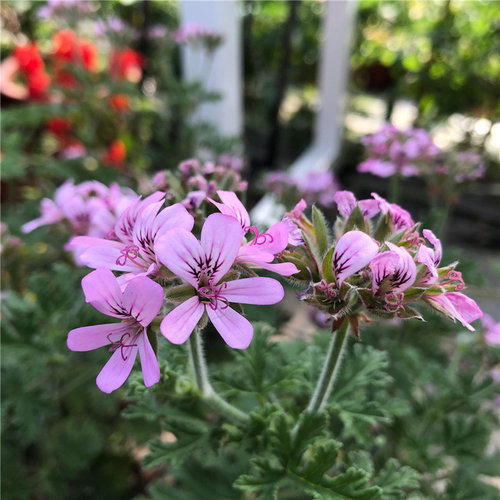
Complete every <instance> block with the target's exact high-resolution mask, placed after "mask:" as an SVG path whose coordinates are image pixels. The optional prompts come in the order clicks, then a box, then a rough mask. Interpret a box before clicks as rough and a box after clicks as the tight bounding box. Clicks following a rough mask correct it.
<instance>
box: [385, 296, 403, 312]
mask: <svg viewBox="0 0 500 500" xmlns="http://www.w3.org/2000/svg"><path fill="white" fill-rule="evenodd" d="M403 298H404V294H402V293H394V292H391V293H388V294H387V295H386V296H385V310H386V311H387V312H390V313H396V312H398V311H399V309H401V307H402V306H403Z"/></svg>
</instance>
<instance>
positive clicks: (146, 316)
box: [122, 276, 163, 326]
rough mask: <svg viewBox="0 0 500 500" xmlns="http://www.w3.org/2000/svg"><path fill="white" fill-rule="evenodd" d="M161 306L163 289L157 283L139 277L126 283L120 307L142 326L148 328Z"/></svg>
mask: <svg viewBox="0 0 500 500" xmlns="http://www.w3.org/2000/svg"><path fill="white" fill-rule="evenodd" d="M162 304H163V288H162V287H161V285H159V284H158V283H156V282H154V281H153V280H151V279H149V278H147V277H146V276H139V277H138V278H134V279H132V280H130V281H129V282H128V283H127V286H126V287H125V291H124V292H123V297H122V305H123V308H124V309H125V311H127V314H128V315H129V316H131V317H132V318H135V319H136V320H137V321H138V322H139V323H140V324H141V325H142V326H148V325H149V324H150V323H151V321H153V320H154V319H155V318H156V315H157V314H158V313H159V312H160V309H161V306H162Z"/></svg>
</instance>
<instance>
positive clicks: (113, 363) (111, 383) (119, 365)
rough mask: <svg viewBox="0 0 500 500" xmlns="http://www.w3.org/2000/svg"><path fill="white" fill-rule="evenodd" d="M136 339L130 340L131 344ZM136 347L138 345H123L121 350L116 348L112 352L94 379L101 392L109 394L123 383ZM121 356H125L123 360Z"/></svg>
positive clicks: (132, 360) (132, 361) (129, 369)
mask: <svg viewBox="0 0 500 500" xmlns="http://www.w3.org/2000/svg"><path fill="white" fill-rule="evenodd" d="M137 340H138V339H137V338H136V339H134V340H132V341H131V342H132V344H135V343H136V342H137ZM137 349H138V347H137V345H135V346H133V347H125V348H124V349H123V352H122V349H121V348H118V349H117V350H116V351H115V352H114V353H113V355H112V356H111V358H109V360H108V362H107V363H106V364H105V365H104V368H103V369H102V370H101V372H100V373H99V375H98V376H97V379H96V383H97V387H99V389H101V391H102V392H106V393H108V394H109V393H110V392H113V391H114V390H116V389H118V387H121V386H122V385H123V383H124V382H125V380H127V378H128V376H129V375H130V372H131V371H132V367H133V366H134V362H135V358H136V356H137ZM123 356H125V360H123Z"/></svg>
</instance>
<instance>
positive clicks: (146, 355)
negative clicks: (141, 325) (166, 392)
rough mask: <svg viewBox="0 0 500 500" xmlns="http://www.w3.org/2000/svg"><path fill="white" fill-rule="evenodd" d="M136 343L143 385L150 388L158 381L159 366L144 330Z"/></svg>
mask: <svg viewBox="0 0 500 500" xmlns="http://www.w3.org/2000/svg"><path fill="white" fill-rule="evenodd" d="M137 343H138V345H139V357H140V359H141V368H142V378H143V379H144V385H145V386H146V387H151V386H152V385H154V384H156V383H157V382H158V381H159V380H160V366H159V365H158V360H157V359H156V355H155V353H154V351H153V348H152V347H151V344H150V343H149V339H148V335H147V333H146V329H144V333H143V334H142V335H139V337H138V338H137Z"/></svg>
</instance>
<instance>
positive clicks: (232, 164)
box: [152, 154, 248, 212]
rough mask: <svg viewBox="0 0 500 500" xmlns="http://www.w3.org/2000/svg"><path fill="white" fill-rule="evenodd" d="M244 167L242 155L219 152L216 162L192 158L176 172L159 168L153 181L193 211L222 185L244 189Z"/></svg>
mask: <svg viewBox="0 0 500 500" xmlns="http://www.w3.org/2000/svg"><path fill="white" fill-rule="evenodd" d="M243 167H244V163H243V160H242V158H241V157H239V156H232V155H229V154H223V155H221V156H219V158H218V159H217V161H215V162H213V161H207V162H204V163H201V162H200V161H199V160H197V159H194V158H193V159H189V160H185V161H183V162H181V163H180V164H179V166H178V172H177V173H172V172H170V171H168V170H166V171H161V172H158V173H157V174H155V176H154V177H153V179H152V184H153V187H154V189H160V190H162V191H165V192H166V195H167V198H168V199H169V200H171V201H176V202H180V203H182V204H183V205H184V206H185V207H186V208H187V209H188V210H190V211H191V212H194V211H195V210H196V209H197V208H198V207H200V205H201V204H202V202H203V201H204V200H205V199H206V197H207V196H211V195H213V194H214V193H215V192H216V191H217V190H219V189H225V190H231V191H234V192H237V193H244V192H245V191H246V190H247V187H248V183H247V182H246V181H244V180H242V177H241V171H242V170H243Z"/></svg>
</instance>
